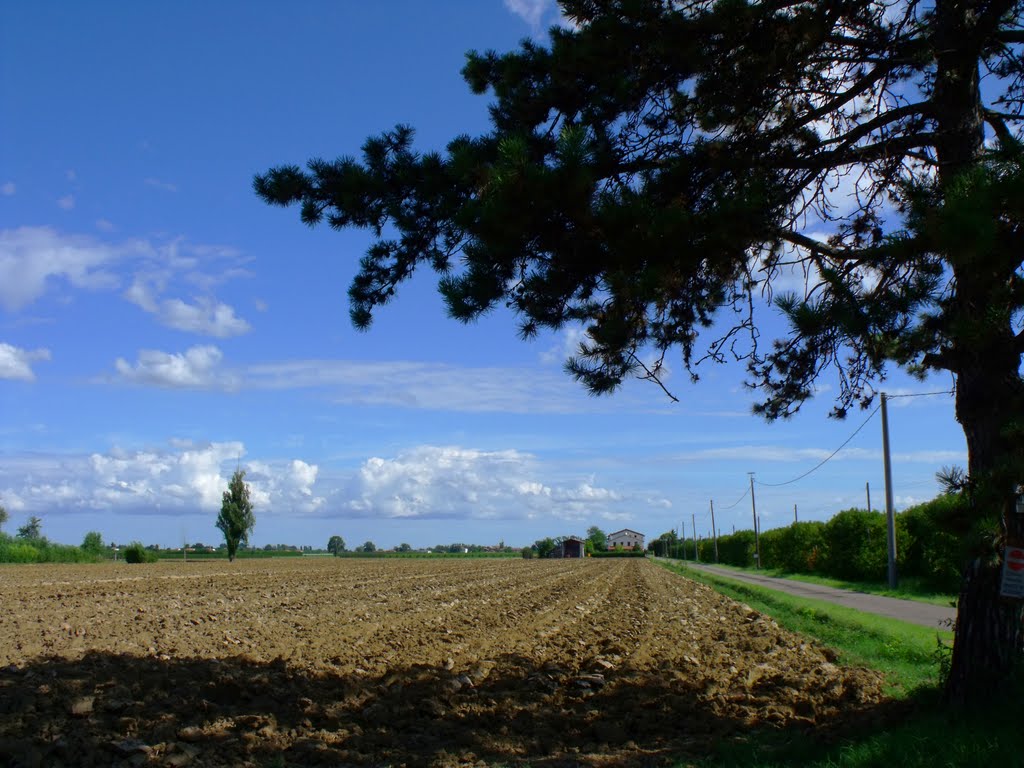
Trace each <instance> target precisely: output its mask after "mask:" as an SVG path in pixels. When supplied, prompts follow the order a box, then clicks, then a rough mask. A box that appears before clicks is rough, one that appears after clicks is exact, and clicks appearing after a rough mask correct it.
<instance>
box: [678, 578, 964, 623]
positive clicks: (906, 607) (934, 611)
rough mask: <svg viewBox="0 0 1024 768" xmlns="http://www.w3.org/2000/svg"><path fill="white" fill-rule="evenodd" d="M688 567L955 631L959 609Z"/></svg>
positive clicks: (789, 581) (802, 583)
mask: <svg viewBox="0 0 1024 768" xmlns="http://www.w3.org/2000/svg"><path fill="white" fill-rule="evenodd" d="M686 567H687V568H693V569H694V570H696V571H704V572H707V573H711V574H714V575H715V576H721V577H723V578H727V579H735V580H736V581H744V582H748V583H750V584H757V585H759V586H762V587H766V588H767V589H774V590H778V591H779V592H787V593H789V594H791V595H796V596H797V597H806V598H810V599H813V600H825V601H826V602H829V603H835V604H836V605H845V606H847V607H848V608H854V609H856V610H858V611H864V612H865V613H874V614H877V615H879V616H886V617H888V618H890V619H899V620H900V621H907V622H910V623H911V624H919V625H921V626H923V627H932V628H934V629H947V630H948V629H952V621H953V620H954V619H956V608H952V607H949V606H943V605H932V604H931V603H919V602H916V601H914V600H900V599H898V598H895V597H882V596H880V595H869V594H866V593H864V592H853V591H851V590H847V589H836V588H834V587H825V586H822V585H820V584H809V583H807V582H804V581H796V580H793V579H779V578H775V577H773V576H762V575H760V574H757V573H749V572H739V571H733V570H731V569H729V568H720V567H718V566H715V565H704V564H696V563H686Z"/></svg>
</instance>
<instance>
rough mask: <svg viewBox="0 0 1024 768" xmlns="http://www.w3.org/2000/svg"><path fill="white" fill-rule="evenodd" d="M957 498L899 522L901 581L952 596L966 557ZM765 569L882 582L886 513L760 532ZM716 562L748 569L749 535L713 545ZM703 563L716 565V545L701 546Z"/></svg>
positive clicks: (963, 511)
mask: <svg viewBox="0 0 1024 768" xmlns="http://www.w3.org/2000/svg"><path fill="white" fill-rule="evenodd" d="M969 519H970V515H969V511H968V508H967V502H966V501H965V500H964V499H963V498H962V497H960V496H955V495H946V496H939V497H938V498H935V499H932V500H931V501H928V502H925V503H923V504H918V505H917V506H914V507H910V508H908V509H906V510H904V511H903V512H900V513H898V514H897V515H896V553H897V559H896V567H897V571H898V572H899V575H900V577H907V578H917V579H921V581H922V582H923V583H924V585H925V586H927V587H929V588H931V589H934V590H936V591H939V592H955V591H956V589H957V588H958V586H959V583H960V574H961V572H962V570H963V564H964V558H965V554H966V553H965V551H964V546H963V540H964V537H963V535H962V533H960V531H961V529H963V528H964V526H965V525H966V522H965V521H969ZM760 543H761V562H762V565H763V566H764V567H765V568H778V569H780V570H783V571H787V572H790V573H807V574H816V575H820V576H827V577H830V578H834V579H843V580H847V581H875V582H878V581H884V580H885V578H886V571H887V563H888V541H887V532H886V522H885V514H884V513H883V512H868V511H867V510H863V509H845V510H843V511H842V512H839V513H837V514H836V515H835V516H833V517H832V519H831V520H828V521H827V522H818V521H812V522H804V523H793V524H791V525H788V526H786V527H784V528H774V529H771V530H768V531H762V532H761V542H760ZM718 552H719V562H721V563H724V564H726V565H735V566H740V567H747V568H749V567H753V565H754V532H753V531H736V533H734V534H731V535H727V536H720V537H719V539H718ZM700 559H701V561H702V562H714V543H713V542H712V541H710V540H708V541H702V542H701V546H700Z"/></svg>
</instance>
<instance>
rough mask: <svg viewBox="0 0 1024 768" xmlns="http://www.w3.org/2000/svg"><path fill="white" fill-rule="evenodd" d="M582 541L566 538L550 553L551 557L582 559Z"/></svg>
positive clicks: (570, 537)
mask: <svg viewBox="0 0 1024 768" xmlns="http://www.w3.org/2000/svg"><path fill="white" fill-rule="evenodd" d="M584 543H585V542H584V541H583V539H580V538H577V537H576V536H567V537H565V538H564V539H562V543H561V544H559V545H558V546H557V547H555V548H554V549H553V550H552V551H551V557H583V547H584Z"/></svg>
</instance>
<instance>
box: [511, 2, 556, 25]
mask: <svg viewBox="0 0 1024 768" xmlns="http://www.w3.org/2000/svg"><path fill="white" fill-rule="evenodd" d="M553 6H554V2H553V0H505V7H506V8H508V10H510V11H511V12H512V13H514V14H515V15H516V16H518V17H519V18H521V19H522V20H523V21H525V22H526V23H527V24H529V25H530V29H532V30H533V31H534V32H539V31H540V29H541V22H542V21H543V19H544V16H545V15H546V14H547V12H548V11H549V10H551V9H552V7H553Z"/></svg>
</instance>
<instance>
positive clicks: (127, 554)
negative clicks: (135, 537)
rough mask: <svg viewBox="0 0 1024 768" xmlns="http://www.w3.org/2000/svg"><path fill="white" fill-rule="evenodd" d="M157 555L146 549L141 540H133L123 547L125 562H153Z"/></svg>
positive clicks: (157, 557)
mask: <svg viewBox="0 0 1024 768" xmlns="http://www.w3.org/2000/svg"><path fill="white" fill-rule="evenodd" d="M158 559H159V555H157V553H156V552H153V551H152V550H149V549H146V548H145V547H144V546H143V544H142V542H141V541H133V542H132V543H131V544H129V545H128V546H127V547H125V548H124V561H125V562H126V563H155V562H156V561H157V560H158Z"/></svg>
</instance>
